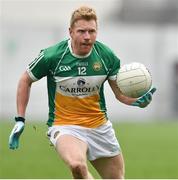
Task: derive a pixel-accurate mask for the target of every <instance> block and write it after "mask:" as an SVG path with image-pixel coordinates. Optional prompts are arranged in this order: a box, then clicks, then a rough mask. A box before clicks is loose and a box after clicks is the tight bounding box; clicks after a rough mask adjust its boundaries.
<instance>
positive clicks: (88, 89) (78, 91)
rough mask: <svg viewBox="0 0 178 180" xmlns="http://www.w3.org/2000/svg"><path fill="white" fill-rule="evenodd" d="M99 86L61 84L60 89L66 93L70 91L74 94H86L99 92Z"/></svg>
mask: <svg viewBox="0 0 178 180" xmlns="http://www.w3.org/2000/svg"><path fill="white" fill-rule="evenodd" d="M99 88H100V87H99V86H98V85H95V86H93V87H85V86H82V87H80V86H78V87H66V86H62V85H60V86H59V89H60V90H62V91H63V92H65V93H70V94H71V95H72V96H84V95H89V94H91V93H92V94H93V93H95V92H98V90H99Z"/></svg>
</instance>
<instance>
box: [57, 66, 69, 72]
mask: <svg viewBox="0 0 178 180" xmlns="http://www.w3.org/2000/svg"><path fill="white" fill-rule="evenodd" d="M59 70H60V71H61V72H63V71H70V70H71V67H70V66H59Z"/></svg>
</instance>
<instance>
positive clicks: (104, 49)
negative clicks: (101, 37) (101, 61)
mask: <svg viewBox="0 0 178 180" xmlns="http://www.w3.org/2000/svg"><path fill="white" fill-rule="evenodd" d="M94 47H95V49H96V50H98V51H101V52H104V53H113V51H112V50H111V49H110V48H109V47H108V46H107V45H106V44H104V43H102V42H100V41H96V42H95V44H94Z"/></svg>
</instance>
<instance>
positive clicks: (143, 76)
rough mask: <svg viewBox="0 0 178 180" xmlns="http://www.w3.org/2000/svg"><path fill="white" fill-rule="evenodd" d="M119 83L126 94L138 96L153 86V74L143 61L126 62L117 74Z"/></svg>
mask: <svg viewBox="0 0 178 180" xmlns="http://www.w3.org/2000/svg"><path fill="white" fill-rule="evenodd" d="M117 85H118V87H119V88H120V90H121V92H122V93H123V94H124V95H126V96H128V97H133V98H138V97H140V96H142V95H143V94H145V93H146V92H147V91H148V90H149V89H150V88H151V85H152V78H151V74H150V72H149V71H148V69H147V68H146V67H145V65H143V64H141V63H138V62H133V63H130V64H125V65H123V66H122V67H121V68H120V69H119V72H118V74H117Z"/></svg>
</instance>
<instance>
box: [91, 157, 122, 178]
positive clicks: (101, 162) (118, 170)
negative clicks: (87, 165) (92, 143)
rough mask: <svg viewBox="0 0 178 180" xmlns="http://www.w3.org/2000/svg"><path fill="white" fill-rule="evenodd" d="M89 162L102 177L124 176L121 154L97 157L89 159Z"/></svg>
mask: <svg viewBox="0 0 178 180" xmlns="http://www.w3.org/2000/svg"><path fill="white" fill-rule="evenodd" d="M91 164H92V165H93V166H94V168H95V169H96V170H97V171H98V173H99V174H100V176H101V177H102V178H104V179H115V178H117V179H121V178H124V173H125V167H124V159H123V156H122V154H119V155H116V156H114V157H106V158H99V159H96V160H94V161H91Z"/></svg>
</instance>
